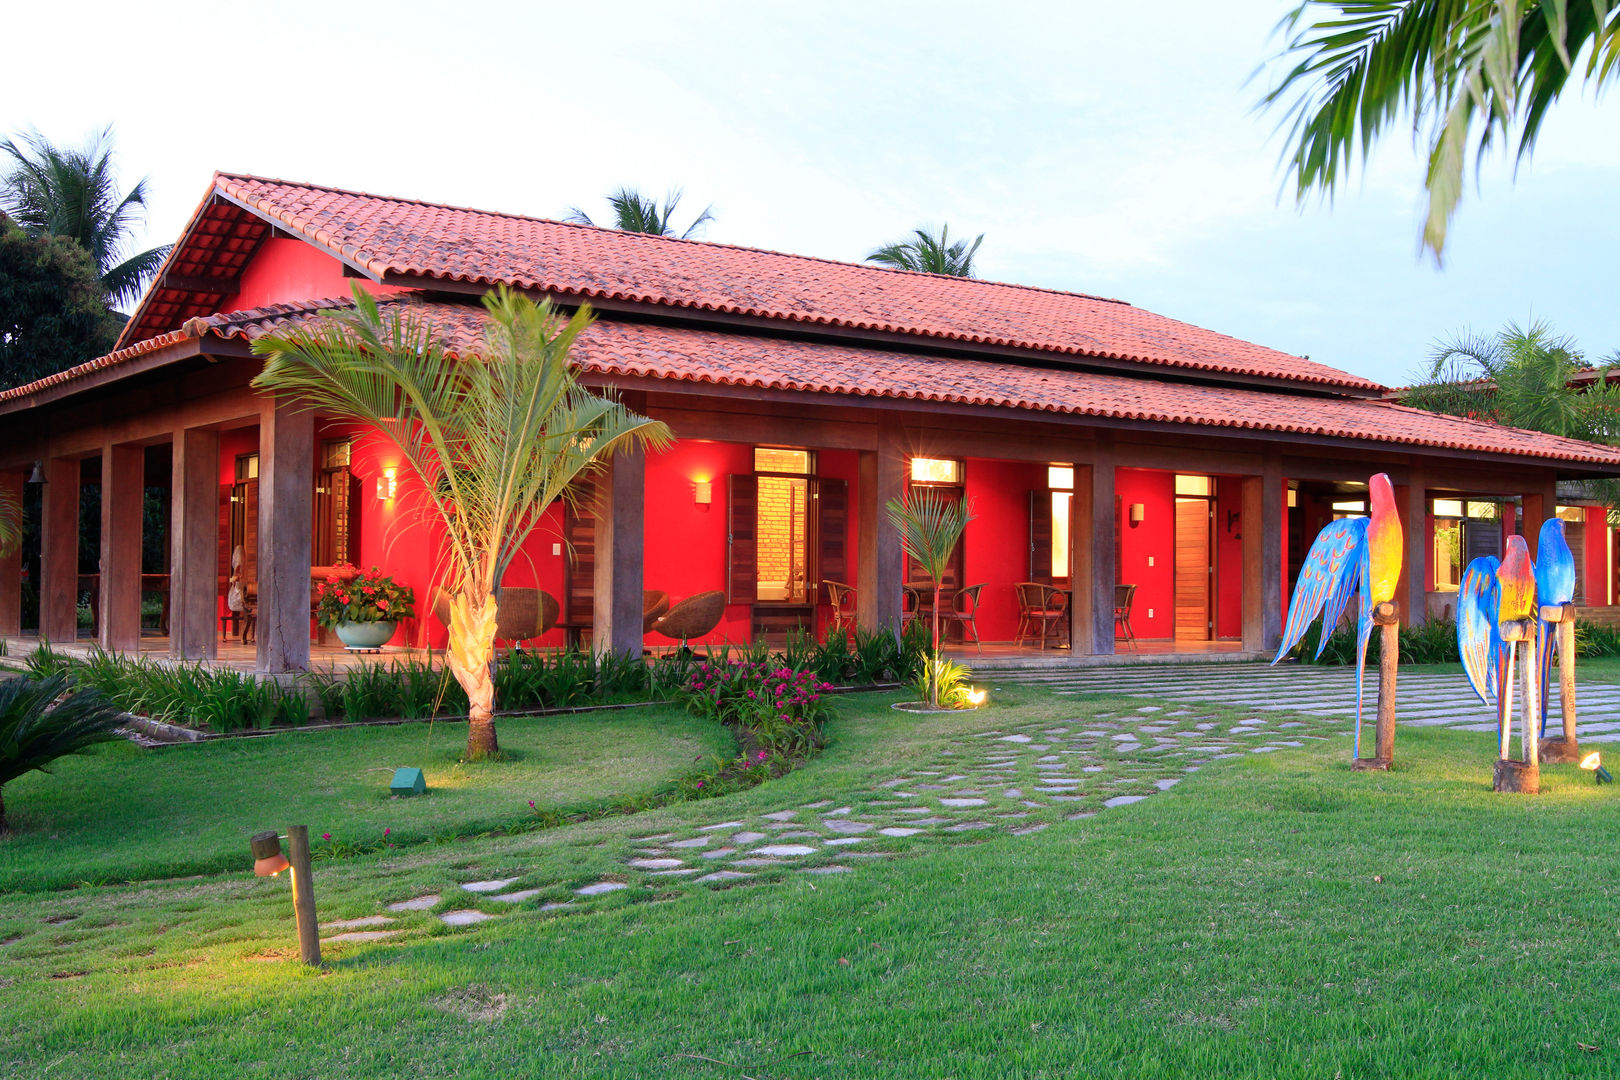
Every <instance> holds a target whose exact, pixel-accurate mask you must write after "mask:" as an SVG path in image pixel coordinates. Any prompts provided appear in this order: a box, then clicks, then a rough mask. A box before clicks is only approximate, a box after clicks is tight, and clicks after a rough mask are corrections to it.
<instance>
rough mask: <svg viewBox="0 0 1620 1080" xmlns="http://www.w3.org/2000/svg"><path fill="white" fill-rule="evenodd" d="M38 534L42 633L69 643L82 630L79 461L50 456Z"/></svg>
mask: <svg viewBox="0 0 1620 1080" xmlns="http://www.w3.org/2000/svg"><path fill="white" fill-rule="evenodd" d="M40 498H41V501H42V506H41V516H40V526H41V528H40V538H39V578H40V581H39V636H40V637H42V638H44V639H45V640H47V641H55V642H66V643H69V644H71V643H72V642H73V641H74V640H75V639H76V638H77V637H78V633H79V462H78V460H77V459H75V458H49V459H47V460H46V462H45V490H44V492H43V493H42V494H41V496H40Z"/></svg>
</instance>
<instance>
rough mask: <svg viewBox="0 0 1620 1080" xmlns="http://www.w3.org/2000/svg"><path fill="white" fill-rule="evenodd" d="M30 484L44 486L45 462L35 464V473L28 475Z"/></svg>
mask: <svg viewBox="0 0 1620 1080" xmlns="http://www.w3.org/2000/svg"><path fill="white" fill-rule="evenodd" d="M28 482H29V483H30V484H43V483H44V482H45V463H44V462H43V461H36V462H34V471H33V472H31V473H29V474H28Z"/></svg>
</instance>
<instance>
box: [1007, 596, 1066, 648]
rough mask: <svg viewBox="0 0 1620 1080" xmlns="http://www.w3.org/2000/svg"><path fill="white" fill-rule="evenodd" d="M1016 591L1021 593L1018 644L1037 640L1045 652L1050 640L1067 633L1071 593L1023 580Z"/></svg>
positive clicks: (1019, 599)
mask: <svg viewBox="0 0 1620 1080" xmlns="http://www.w3.org/2000/svg"><path fill="white" fill-rule="evenodd" d="M1013 588H1014V589H1016V590H1018V644H1020V645H1022V644H1023V643H1024V641H1025V639H1026V638H1036V639H1038V640H1039V641H1040V643H1041V648H1042V649H1045V648H1046V643H1047V641H1048V640H1049V639H1050V638H1052V637H1055V636H1059V635H1061V634H1062V632H1063V620H1064V619H1066V618H1067V617H1068V615H1069V594H1068V593H1066V592H1064V591H1063V590H1062V589H1057V588H1053V587H1052V586H1051V585H1045V584H1042V583H1041V582H1039V581H1020V582H1019V583H1018V584H1017V585H1014V586H1013Z"/></svg>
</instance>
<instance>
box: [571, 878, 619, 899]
mask: <svg viewBox="0 0 1620 1080" xmlns="http://www.w3.org/2000/svg"><path fill="white" fill-rule="evenodd" d="M629 887H630V886H628V885H626V884H625V883H624V882H622V881H598V882H597V883H596V884H595V885H587V886H585V887H584V888H583V889H575V890H574V895H575V896H601V895H602V894H603V893H610V892H618V891H619V890H620V889H628V888H629Z"/></svg>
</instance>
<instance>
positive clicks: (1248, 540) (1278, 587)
mask: <svg viewBox="0 0 1620 1080" xmlns="http://www.w3.org/2000/svg"><path fill="white" fill-rule="evenodd" d="M1287 498H1288V495H1287V492H1286V491H1285V489H1284V487H1283V479H1282V462H1281V461H1279V460H1277V459H1276V458H1272V459H1271V460H1269V461H1267V462H1266V464H1265V466H1264V469H1263V471H1262V472H1261V474H1260V475H1259V476H1245V477H1244V478H1243V519H1242V520H1243V648H1244V649H1246V650H1248V651H1250V652H1264V651H1267V650H1270V649H1275V648H1276V647H1277V645H1278V643H1279V642H1280V641H1281V640H1282V616H1283V611H1282V544H1283V537H1282V530H1283V511H1284V509H1285V508H1286V505H1287Z"/></svg>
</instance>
